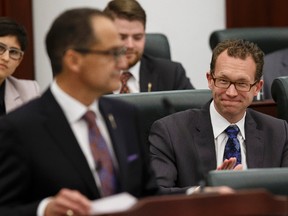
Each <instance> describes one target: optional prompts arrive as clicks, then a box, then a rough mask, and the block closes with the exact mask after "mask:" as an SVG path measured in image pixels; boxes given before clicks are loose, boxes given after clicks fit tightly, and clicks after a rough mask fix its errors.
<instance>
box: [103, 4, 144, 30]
mask: <svg viewBox="0 0 288 216" xmlns="http://www.w3.org/2000/svg"><path fill="white" fill-rule="evenodd" d="M104 13H106V14H108V15H109V16H110V17H112V19H115V18H123V19H127V20H129V21H134V20H137V21H140V22H141V23H142V24H143V25H144V28H145V26H146V13H145V11H144V9H143V8H142V7H141V5H140V4H139V3H138V2H137V1H136V0H112V1H110V2H109V3H108V5H107V6H106V8H105V9H104Z"/></svg>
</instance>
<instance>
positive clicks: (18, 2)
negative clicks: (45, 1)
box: [0, 0, 34, 79]
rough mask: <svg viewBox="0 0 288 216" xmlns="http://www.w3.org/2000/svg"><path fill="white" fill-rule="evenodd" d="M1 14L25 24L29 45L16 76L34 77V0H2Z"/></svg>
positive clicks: (0, 5) (0, 2)
mask: <svg viewBox="0 0 288 216" xmlns="http://www.w3.org/2000/svg"><path fill="white" fill-rule="evenodd" d="M0 16H7V17H11V18H13V19H15V20H16V21H17V22H19V23H21V24H22V25H24V26H25V28H26V30H27V34H28V47H27V49H26V51H25V55H24V59H23V61H22V63H21V64H20V66H19V67H18V68H17V70H16V71H15V73H14V76H15V77H18V78H24V79H34V50H33V26H32V0H0Z"/></svg>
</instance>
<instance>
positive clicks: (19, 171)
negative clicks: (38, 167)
mask: <svg viewBox="0 0 288 216" xmlns="http://www.w3.org/2000/svg"><path fill="white" fill-rule="evenodd" d="M9 128H11V127H10V126H9V122H7V121H5V120H1V121H0V215H9V216H14V215H15V216H16V215H17V216H18V215H20V216H21V215H23V216H24V215H35V214H36V210H37V206H38V204H39V202H29V199H30V198H29V194H30V193H29V191H28V188H31V185H29V184H30V182H31V181H30V178H29V176H30V175H29V171H28V169H27V166H26V164H27V159H26V158H25V157H24V156H23V154H22V153H21V152H22V151H25V149H24V148H23V145H22V146H21V143H20V142H18V141H17V139H18V136H17V135H18V134H15V133H13V132H12V130H10V129H9ZM19 145H20V146H19ZM27 203H29V204H27Z"/></svg>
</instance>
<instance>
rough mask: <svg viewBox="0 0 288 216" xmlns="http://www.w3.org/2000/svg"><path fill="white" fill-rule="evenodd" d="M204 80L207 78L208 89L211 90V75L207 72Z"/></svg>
mask: <svg viewBox="0 0 288 216" xmlns="http://www.w3.org/2000/svg"><path fill="white" fill-rule="evenodd" d="M206 78H207V81H208V87H209V89H212V75H211V72H210V71H208V72H207V73H206Z"/></svg>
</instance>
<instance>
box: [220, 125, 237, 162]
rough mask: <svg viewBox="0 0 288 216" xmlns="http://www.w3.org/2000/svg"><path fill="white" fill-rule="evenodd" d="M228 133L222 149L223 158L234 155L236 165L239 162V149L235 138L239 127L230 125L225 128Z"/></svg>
mask: <svg viewBox="0 0 288 216" xmlns="http://www.w3.org/2000/svg"><path fill="white" fill-rule="evenodd" d="M225 132H226V134H227V135H228V140H227V143H226V146H225V150H224V157H223V160H225V159H229V158H231V157H235V158H236V159H237V162H236V165H238V164H241V149H240V143H239V140H238V139H237V134H238V133H239V128H238V127H237V126H236V125H230V126H229V127H227V128H226V129H225Z"/></svg>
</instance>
